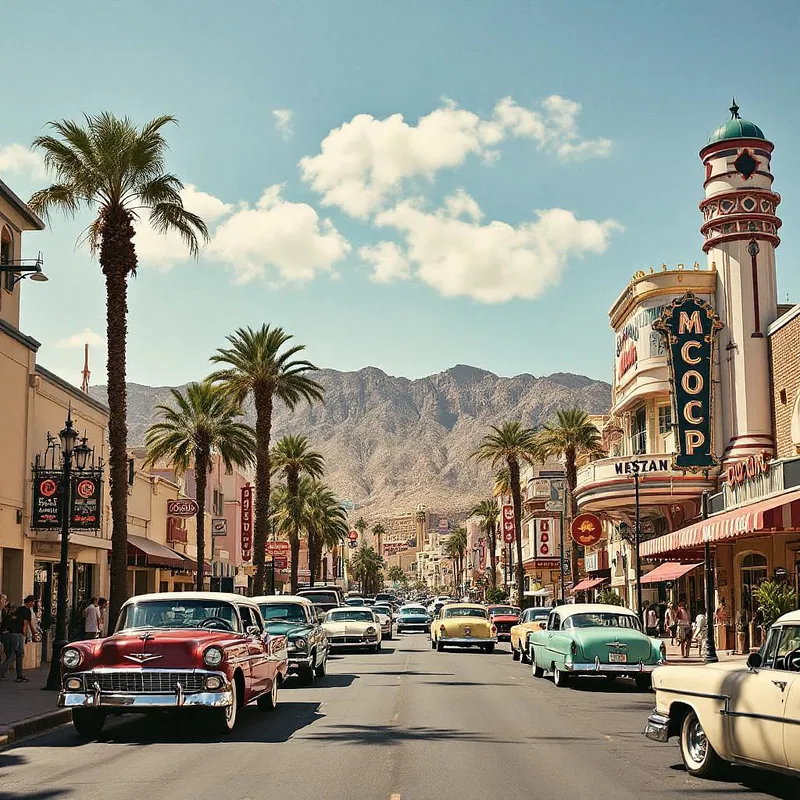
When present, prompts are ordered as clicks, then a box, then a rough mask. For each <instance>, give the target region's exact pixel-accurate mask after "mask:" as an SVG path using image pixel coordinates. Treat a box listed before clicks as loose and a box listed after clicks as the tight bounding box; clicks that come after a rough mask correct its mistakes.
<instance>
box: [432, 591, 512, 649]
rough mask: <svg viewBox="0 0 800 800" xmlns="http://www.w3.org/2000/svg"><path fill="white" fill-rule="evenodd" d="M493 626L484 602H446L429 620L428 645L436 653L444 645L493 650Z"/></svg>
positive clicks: (495, 638)
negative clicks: (480, 603)
mask: <svg viewBox="0 0 800 800" xmlns="http://www.w3.org/2000/svg"><path fill="white" fill-rule="evenodd" d="M496 643H497V629H496V628H495V626H494V625H492V623H491V622H490V620H489V614H488V612H487V610H486V608H485V607H484V606H479V605H476V604H475V603H448V604H447V605H444V606H442V608H441V609H440V610H439V612H438V613H437V614H436V616H435V617H434V619H433V622H432V623H431V648H432V649H436V650H438V651H439V652H440V653H441V651H442V650H444V648H445V647H478V648H480V649H481V650H483V651H484V652H485V653H491V652H493V651H494V646H495V644H496Z"/></svg>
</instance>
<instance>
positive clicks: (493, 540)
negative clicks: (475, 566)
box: [487, 523, 497, 589]
mask: <svg viewBox="0 0 800 800" xmlns="http://www.w3.org/2000/svg"><path fill="white" fill-rule="evenodd" d="M487 534H488V539H489V548H490V550H489V564H490V565H491V568H492V576H491V582H492V589H496V588H497V530H496V528H495V526H494V523H492V524H491V525H489V528H488V530H487Z"/></svg>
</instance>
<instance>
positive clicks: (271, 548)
mask: <svg viewBox="0 0 800 800" xmlns="http://www.w3.org/2000/svg"><path fill="white" fill-rule="evenodd" d="M264 549H265V551H266V552H267V553H272V554H273V555H285V554H286V553H288V552H289V542H282V541H276V542H267V543H266V544H265V545H264Z"/></svg>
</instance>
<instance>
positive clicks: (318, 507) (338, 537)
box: [307, 482, 348, 586]
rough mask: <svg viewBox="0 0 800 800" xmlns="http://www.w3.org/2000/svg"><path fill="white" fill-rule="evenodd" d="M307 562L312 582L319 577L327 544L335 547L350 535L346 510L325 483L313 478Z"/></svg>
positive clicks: (309, 511) (309, 505)
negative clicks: (348, 533)
mask: <svg viewBox="0 0 800 800" xmlns="http://www.w3.org/2000/svg"><path fill="white" fill-rule="evenodd" d="M307 530H308V564H309V569H310V571H311V585H312V586H313V585H314V581H315V580H317V579H318V578H319V577H320V572H321V564H322V554H323V550H324V549H325V548H327V549H329V550H334V549H335V548H337V547H339V546H340V545H341V544H342V542H344V541H345V539H346V538H347V532H348V526H347V514H346V513H345V510H344V509H343V508H342V506H341V505H340V503H339V501H338V500H337V499H336V495H335V494H334V493H333V491H332V490H331V489H330V488H329V487H328V486H325V484H322V483H318V482H314V484H313V485H312V487H311V492H310V493H309V497H308V512H307Z"/></svg>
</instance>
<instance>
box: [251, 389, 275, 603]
mask: <svg viewBox="0 0 800 800" xmlns="http://www.w3.org/2000/svg"><path fill="white" fill-rule="evenodd" d="M253 399H254V401H255V409H256V502H255V511H256V517H255V521H254V525H253V566H254V567H255V568H256V574H255V577H254V578H253V595H254V596H256V597H257V596H259V595H262V594H264V581H265V578H266V571H267V570H266V566H265V562H266V550H267V537H268V536H269V478H270V475H269V467H270V464H269V442H270V438H271V436H272V394H271V393H270V392H266V391H264V390H263V389H259V390H258V391H256V392H255V393H254V398H253Z"/></svg>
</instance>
